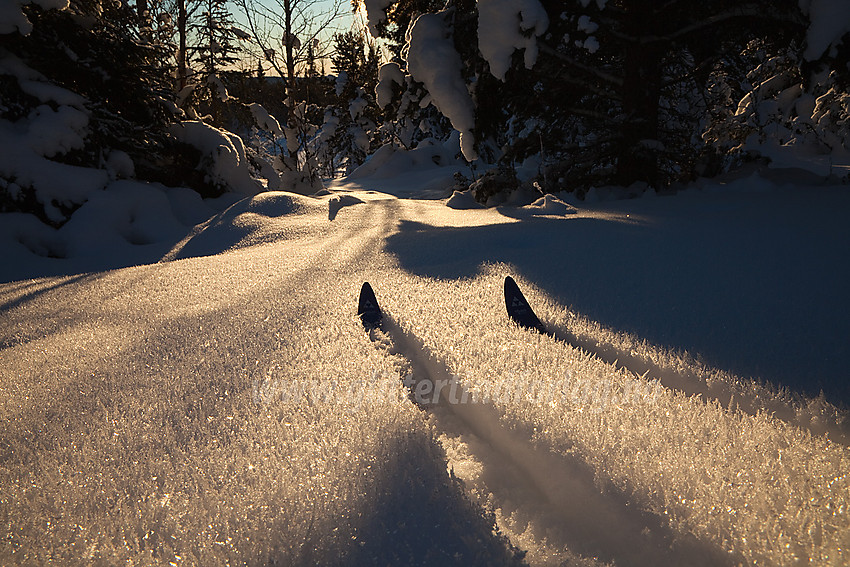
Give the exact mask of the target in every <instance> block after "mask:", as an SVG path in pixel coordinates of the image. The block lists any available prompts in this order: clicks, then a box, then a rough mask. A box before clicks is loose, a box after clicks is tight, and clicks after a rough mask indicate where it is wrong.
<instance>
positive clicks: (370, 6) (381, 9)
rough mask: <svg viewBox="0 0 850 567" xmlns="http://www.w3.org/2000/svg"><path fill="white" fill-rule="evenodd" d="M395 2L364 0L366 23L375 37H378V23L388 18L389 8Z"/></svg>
mask: <svg viewBox="0 0 850 567" xmlns="http://www.w3.org/2000/svg"><path fill="white" fill-rule="evenodd" d="M394 3H395V0H364V2H363V4H364V7H365V8H366V23H367V24H368V25H369V33H371V34H372V36H373V37H378V25H379V24H380V23H381V22H383V21H385V20H386V19H387V8H389V7H390V6H392V5H393V4H394Z"/></svg>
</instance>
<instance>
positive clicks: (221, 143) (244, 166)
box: [171, 120, 261, 195]
mask: <svg viewBox="0 0 850 567" xmlns="http://www.w3.org/2000/svg"><path fill="white" fill-rule="evenodd" d="M171 133H172V135H174V137H175V138H177V139H178V140H180V141H181V142H183V143H186V144H189V145H190V146H193V147H195V148H197V149H198V150H199V151H200V152H201V154H202V155H203V158H202V160H201V163H200V164H199V168H201V169H204V170H205V173H206V177H207V180H208V181H209V182H211V183H213V184H216V185H219V186H221V187H223V188H225V189H229V190H232V191H236V192H239V193H246V194H249V195H253V194H255V193H257V192H258V191H259V190H260V189H261V186H260V184H259V183H258V182H257V181H256V180H254V179H253V178H252V177H251V174H250V169H249V166H248V158H247V155H246V153H245V145H244V144H243V143H242V138H240V137H239V136H237V135H236V134H233V133H231V132H227V131H225V130H219V129H218V128H215V127H213V126H210V125H209V124H204V123H203V122H200V121H194V120H190V121H186V122H182V123H180V124H176V125H175V126H173V127H172V128H171Z"/></svg>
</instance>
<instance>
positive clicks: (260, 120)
mask: <svg viewBox="0 0 850 567" xmlns="http://www.w3.org/2000/svg"><path fill="white" fill-rule="evenodd" d="M248 108H249V109H250V110H251V115H252V116H253V117H254V121H255V122H256V123H257V126H259V127H260V128H261V129H263V130H265V131H266V132H268V133H269V134H271V135H272V136H276V137H283V135H284V134H283V128H281V127H280V123H279V122H278V121H277V118H275V117H274V116H272V115H271V114H269V111H268V110H266V109H265V108H264V107H263V106H262V105H260V104H257V103H256V102H252V103H251V104H249V105H248Z"/></svg>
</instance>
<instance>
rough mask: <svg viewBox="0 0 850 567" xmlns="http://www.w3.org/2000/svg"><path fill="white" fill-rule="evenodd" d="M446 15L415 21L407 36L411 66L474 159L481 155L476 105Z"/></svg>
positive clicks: (470, 156) (443, 13) (434, 15)
mask: <svg viewBox="0 0 850 567" xmlns="http://www.w3.org/2000/svg"><path fill="white" fill-rule="evenodd" d="M444 16H445V12H438V13H436V14H423V15H421V16H419V17H418V18H417V19H416V21H415V22H414V23H413V25H412V26H411V28H410V30H409V31H408V37H407V40H408V44H407V67H408V70H409V71H410V74H411V75H412V76H413V78H414V79H416V80H417V81H419V82H421V83H424V84H425V88H426V89H427V90H428V92H429V93H430V94H431V96H432V97H433V103H434V106H436V107H437V109H438V110H439V111H440V112H441V113H442V114H443V115H444V116H445V117H446V118H448V119H449V120H450V121H451V123H452V127H454V128H455V130H457V131H458V132H460V144H461V150H462V151H463V155H464V157H466V159H468V160H469V161H473V160H475V159H478V154H477V153H476V152H475V138H474V136H473V134H472V128H473V127H474V126H475V107H474V104H473V102H472V97H470V96H469V91H468V90H467V88H466V83H464V81H463V77H462V76H461V69H462V64H461V60H460V55H458V53H457V51H455V48H454V44H453V42H452V37H451V33H450V32H449V30H448V29H447V26H446V22H445V19H444Z"/></svg>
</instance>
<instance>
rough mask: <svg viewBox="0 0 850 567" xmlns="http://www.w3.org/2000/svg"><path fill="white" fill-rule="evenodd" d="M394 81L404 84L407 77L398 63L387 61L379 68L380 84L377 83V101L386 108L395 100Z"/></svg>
mask: <svg viewBox="0 0 850 567" xmlns="http://www.w3.org/2000/svg"><path fill="white" fill-rule="evenodd" d="M393 83H395V84H397V85H399V86H402V87H403V86H404V84H405V78H404V73H403V72H402V70H401V67H399V66H398V63H385V64H384V65H381V68H380V69H378V84H376V85H375V102H377V103H378V106H379V107H380V108H386V106H387V105H388V104H390V103H391V102H392V100H393Z"/></svg>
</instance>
